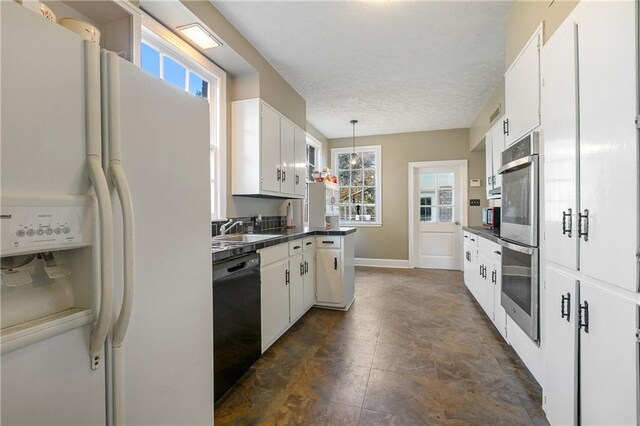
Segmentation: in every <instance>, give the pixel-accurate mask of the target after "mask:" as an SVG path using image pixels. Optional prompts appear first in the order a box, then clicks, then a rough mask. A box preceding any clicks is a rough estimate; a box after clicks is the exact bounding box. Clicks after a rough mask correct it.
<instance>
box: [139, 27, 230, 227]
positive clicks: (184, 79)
mask: <svg viewBox="0 0 640 426" xmlns="http://www.w3.org/2000/svg"><path fill="white" fill-rule="evenodd" d="M140 66H141V68H142V69H143V70H145V71H147V72H149V73H151V74H153V75H155V76H157V77H160V78H162V79H163V80H166V81H167V82H169V83H171V84H173V85H174V86H177V87H179V88H181V89H184V90H185V91H186V92H188V93H191V94H192V95H194V96H199V97H202V98H205V99H207V100H208V101H209V105H210V113H211V115H210V125H211V129H210V130H211V131H210V134H211V143H210V162H211V218H212V219H222V218H225V217H226V196H227V193H226V149H225V148H226V139H227V138H226V73H225V72H224V71H223V70H221V69H220V68H218V67H217V66H216V65H214V64H213V63H212V62H211V61H209V60H208V59H207V58H205V57H204V56H202V55H201V54H200V53H199V52H198V51H196V50H195V49H193V48H192V47H191V46H189V45H188V44H187V43H185V42H184V41H183V40H182V39H180V38H179V37H178V36H177V35H175V34H174V33H172V32H171V31H169V30H168V29H166V28H165V27H163V26H162V25H161V24H159V23H158V22H156V21H155V20H153V19H152V18H150V17H148V16H144V17H143V29H142V45H141V46H140Z"/></svg>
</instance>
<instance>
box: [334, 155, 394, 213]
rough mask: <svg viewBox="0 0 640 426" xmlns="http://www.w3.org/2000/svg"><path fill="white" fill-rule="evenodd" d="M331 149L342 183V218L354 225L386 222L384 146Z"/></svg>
mask: <svg viewBox="0 0 640 426" xmlns="http://www.w3.org/2000/svg"><path fill="white" fill-rule="evenodd" d="M352 152H353V148H338V149H332V150H331V156H332V157H333V168H334V173H336V174H337V176H338V184H339V185H340V221H341V223H344V224H348V225H349V224H350V225H382V192H381V188H382V185H381V176H382V173H381V161H382V155H381V147H380V145H377V146H358V147H356V154H357V156H356V158H355V164H351V163H352V161H351V154H352Z"/></svg>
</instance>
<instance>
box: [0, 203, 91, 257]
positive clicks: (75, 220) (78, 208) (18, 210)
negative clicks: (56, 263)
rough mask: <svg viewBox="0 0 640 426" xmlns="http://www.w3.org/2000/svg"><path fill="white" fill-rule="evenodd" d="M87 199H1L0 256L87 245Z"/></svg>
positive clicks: (88, 220) (88, 218)
mask: <svg viewBox="0 0 640 426" xmlns="http://www.w3.org/2000/svg"><path fill="white" fill-rule="evenodd" d="M91 200H92V199H91V198H90V197H87V196H60V197H59V198H56V197H55V196H39V197H35V196H34V197H33V198H27V197H26V196H17V195H14V196H13V197H5V196H4V195H3V197H2V206H1V207H0V254H1V255H11V254H20V253H27V252H35V251H49V250H64V249H66V248H71V247H79V246H86V245H90V244H91V222H92V221H91Z"/></svg>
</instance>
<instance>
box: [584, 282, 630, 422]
mask: <svg viewBox="0 0 640 426" xmlns="http://www.w3.org/2000/svg"><path fill="white" fill-rule="evenodd" d="M637 315H638V305H636V304H635V303H633V302H631V301H629V300H627V299H625V298H623V297H620V296H618V295H616V294H614V293H612V292H609V291H606V290H604V289H602V288H598V287H597V286H595V285H592V284H590V283H589V282H585V281H582V282H581V283H580V314H579V316H578V318H579V320H578V321H579V322H580V324H579V329H580V358H579V359H580V407H581V409H580V422H581V424H583V425H603V424H610V425H636V424H638V420H639V419H638V392H637V380H638V339H637V337H636V333H637V328H636V327H637V321H638V320H637Z"/></svg>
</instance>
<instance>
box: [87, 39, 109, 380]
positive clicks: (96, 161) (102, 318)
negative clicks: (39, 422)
mask: <svg viewBox="0 0 640 426" xmlns="http://www.w3.org/2000/svg"><path fill="white" fill-rule="evenodd" d="M84 51H85V57H86V61H85V67H86V69H85V73H86V90H85V96H86V99H85V102H86V126H87V165H88V168H89V178H90V180H91V184H92V185H93V188H94V190H95V192H96V198H97V199H98V211H99V216H100V269H101V270H100V281H101V282H100V311H99V312H98V316H97V320H96V322H95V324H94V327H93V330H92V333H91V341H90V346H89V355H90V356H91V368H92V369H96V368H97V366H98V363H99V362H100V355H101V353H102V350H103V348H104V344H105V342H106V339H107V336H108V335H109V330H110V328H111V320H112V316H113V315H112V313H113V211H112V207H111V196H110V195H109V185H108V184H107V178H106V176H105V174H104V170H103V169H102V160H101V157H100V156H101V153H102V141H101V139H102V138H101V132H102V125H101V111H100V110H101V105H100V64H99V62H100V50H99V47H98V46H97V45H96V44H95V43H93V42H91V41H88V40H86V41H85V42H84Z"/></svg>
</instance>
